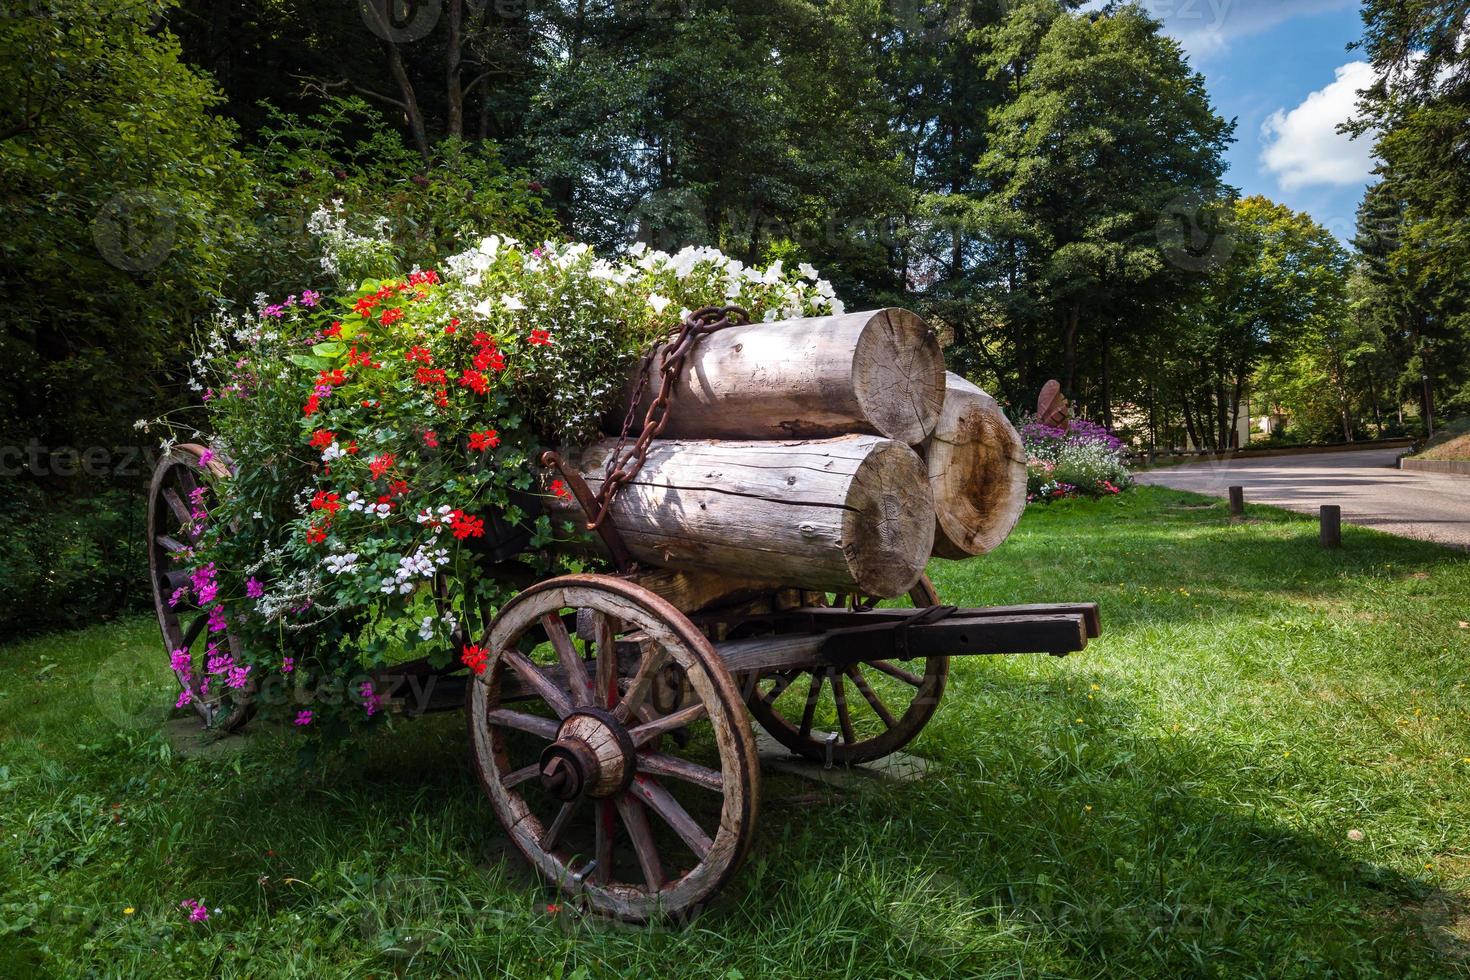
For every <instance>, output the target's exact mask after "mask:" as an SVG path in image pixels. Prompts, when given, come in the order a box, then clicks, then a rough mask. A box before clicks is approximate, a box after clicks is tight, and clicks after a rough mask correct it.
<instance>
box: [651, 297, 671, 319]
mask: <svg viewBox="0 0 1470 980" xmlns="http://www.w3.org/2000/svg"><path fill="white" fill-rule="evenodd" d="M672 302H673V300H671V299H669V298H668V297H667V296H660V295H659V294H658V293H649V294H648V305H649V306H651V307H653V314H654V316H658V315H659V314H661V313H663V311H664V308H665V307H667V306H668V305H669V304H670V303H672Z"/></svg>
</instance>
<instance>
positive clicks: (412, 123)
mask: <svg viewBox="0 0 1470 980" xmlns="http://www.w3.org/2000/svg"><path fill="white" fill-rule="evenodd" d="M384 6H386V0H384V2H383V3H382V4H380V3H379V2H378V0H369V2H368V3H365V4H363V8H364V9H366V10H367V11H368V12H369V14H370V15H371V16H372V17H373V19H374V20H375V21H376V22H377V25H378V36H379V37H380V38H381V39H382V41H383V47H384V48H385V49H386V51H387V54H388V69H389V71H391V72H392V74H393V80H394V81H395V82H396V83H397V84H398V91H399V92H400V93H402V95H403V102H402V105H403V114H404V116H405V117H406V118H407V120H408V128H409V131H410V132H411V133H412V134H413V142H414V146H415V147H416V148H417V149H418V151H419V156H421V157H423V160H424V162H425V163H428V162H429V134H428V130H427V129H426V128H425V126H424V114H423V111H422V110H421V109H420V108H419V100H418V96H417V95H416V94H415V93H414V88H413V81H412V79H410V78H409V77H408V69H407V68H405V67H404V64H403V55H402V54H401V53H400V52H399V50H398V45H396V44H394V43H393V42H392V41H391V40H389V38H390V37H391V36H392V34H391V27H390V25H389V23H388V17H387V12H386V11H385V10H384V9H383V7H384Z"/></svg>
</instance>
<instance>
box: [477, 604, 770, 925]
mask: <svg viewBox="0 0 1470 980" xmlns="http://www.w3.org/2000/svg"><path fill="white" fill-rule="evenodd" d="M579 613H580V614H581V620H582V622H583V624H584V625H585V626H586V627H587V629H586V630H585V631H579V630H577V629H576V628H575V627H573V628H572V629H568V628H567V623H568V622H572V623H576V622H577V620H578V614H579ZM579 633H586V634H588V635H591V636H595V637H597V638H598V639H596V640H587V639H582V638H581V637H580V636H579ZM543 638H545V642H541V640H542V639H543ZM579 640H580V642H581V648H580V649H578V642H579ZM533 645H534V646H533ZM484 647H485V649H486V650H487V651H490V652H491V656H490V660H489V663H488V666H487V668H486V670H485V672H484V673H483V674H482V675H480V677H479V678H478V679H477V680H476V682H475V683H473V684H471V685H470V692H469V705H468V708H469V710H468V715H469V725H470V737H471V744H472V746H473V748H474V751H475V757H476V763H477V768H478V771H479V775H480V781H481V783H482V785H483V786H484V788H485V792H486V794H487V795H488V796H489V797H490V800H491V803H492V805H493V806H494V808H495V811H496V814H497V815H498V816H499V817H500V819H501V821H502V823H504V825H505V827H506V828H507V830H508V831H509V833H510V835H511V839H512V840H513V841H514V842H515V844H516V846H517V848H519V849H520V851H521V852H522V853H523V854H524V855H525V856H526V858H527V859H528V860H529V861H530V862H531V863H532V864H533V865H534V866H535V867H536V868H537V869H538V870H539V871H540V872H541V873H542V874H543V875H545V876H546V877H547V878H548V879H549V880H550V881H552V882H554V883H555V884H556V885H557V886H558V887H560V888H561V889H562V890H563V891H564V892H566V893H568V894H569V895H573V896H580V897H581V898H582V899H583V900H585V902H586V903H587V905H588V906H590V907H591V908H592V909H593V910H595V911H597V912H599V913H601V914H604V915H612V916H616V917H618V918H622V919H626V920H629V921H640V922H641V921H647V920H649V919H652V918H658V917H667V916H673V915H685V914H688V913H690V912H692V911H695V910H696V909H697V908H698V907H699V906H700V905H702V904H703V903H704V902H705V901H706V900H707V899H708V898H709V897H711V896H712V895H714V894H715V892H717V891H718V890H719V889H720V888H721V887H722V886H723V885H724V884H725V882H727V881H728V880H729V879H730V877H732V876H733V874H734V873H735V871H736V869H737V868H738V866H739V863H740V861H741V859H742V858H743V857H744V855H745V852H746V850H747V849H748V848H749V846H750V840H751V834H752V831H753V828H754V823H755V814H756V803H757V793H758V782H757V780H758V775H759V770H758V762H757V757H756V749H755V739H754V737H753V736H752V734H751V730H750V723H749V720H748V719H747V718H746V717H745V711H744V707H743V705H742V703H741V699H740V695H739V692H738V690H737V688H736V686H735V683H734V681H733V679H732V678H731V677H730V674H729V672H728V671H727V670H726V669H725V667H724V664H723V662H722V661H720V659H719V657H718V655H717V654H716V653H715V652H714V649H713V648H712V647H711V646H710V645H709V642H708V640H706V639H705V638H704V636H702V635H701V634H700V633H699V632H698V631H697V630H696V629H695V628H694V626H693V625H692V624H691V623H690V622H689V621H688V619H687V618H685V617H684V615H683V614H682V613H680V612H679V611H678V610H676V609H675V608H674V607H673V606H671V605H669V604H668V603H666V602H665V601H663V600H662V599H660V598H659V597H658V596H656V595H654V594H653V593H652V592H649V591H648V590H646V589H643V588H641V587H639V586H635V585H632V584H630V583H627V582H624V581H622V580H620V579H616V578H611V577H608V576H600V575H578V576H565V577H563V578H558V579H553V580H551V581H548V582H544V583H541V584H539V585H536V586H533V587H532V588H530V589H527V590H526V591H524V592H522V593H520V595H518V596H517V597H516V598H515V599H514V600H512V601H511V602H510V603H508V604H507V605H506V606H505V607H504V608H503V609H502V610H501V612H500V615H499V616H498V617H497V618H496V620H495V622H494V623H493V624H492V625H491V628H490V632H489V634H488V636H487V637H486V640H485V643H484ZM526 648H531V649H529V650H527V649H526ZM671 691H673V692H675V694H674V696H673V697H672V698H671V697H670V692H671ZM512 697H517V698H524V699H525V700H526V701H527V703H526V704H524V705H517V706H515V707H507V705H508V704H509V703H510V699H511V698H512Z"/></svg>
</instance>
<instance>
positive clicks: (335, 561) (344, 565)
mask: <svg viewBox="0 0 1470 980" xmlns="http://www.w3.org/2000/svg"><path fill="white" fill-rule="evenodd" d="M357 558H358V555H357V552H355V551H349V552H347V553H346V554H345V555H328V556H327V557H326V558H323V559H322V566H323V567H324V568H326V570H327V571H329V572H331V573H332V574H333V575H349V574H351V573H352V572H355V571H357Z"/></svg>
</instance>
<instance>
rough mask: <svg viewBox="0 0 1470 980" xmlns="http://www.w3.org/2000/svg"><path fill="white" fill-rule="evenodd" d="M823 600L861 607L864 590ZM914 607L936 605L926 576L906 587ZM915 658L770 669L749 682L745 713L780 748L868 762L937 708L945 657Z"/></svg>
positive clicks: (905, 739) (906, 738) (896, 745)
mask: <svg viewBox="0 0 1470 980" xmlns="http://www.w3.org/2000/svg"><path fill="white" fill-rule="evenodd" d="M818 595H820V596H821V602H822V604H825V605H834V606H838V605H845V606H851V607H853V608H859V609H861V608H866V607H867V606H869V605H870V604H871V603H870V602H869V601H868V600H866V599H865V598H863V597H855V596H838V597H835V598H834V597H828V596H826V595H825V594H822V593H818ZM909 599H910V600H911V601H912V602H913V604H914V605H915V606H916V607H924V606H933V605H938V604H939V594H938V592H937V591H935V589H934V585H933V583H932V582H930V581H929V578H928V576H924V577H922V578H920V579H919V581H918V584H916V585H915V586H914V587H913V589H911V590H910V591H909ZM915 667H917V664H906V663H903V662H895V661H887V660H878V661H866V662H864V663H861V664H852V665H851V666H849V667H848V668H847V669H846V670H843V669H841V668H817V669H815V670H810V669H796V670H786V671H773V672H772V673H769V674H764V675H762V676H761V677H760V678H758V679H757V681H756V683H755V685H754V687H753V688H750V689H749V696H748V697H747V704H748V705H749V706H750V713H751V714H752V715H753V716H754V717H755V719H756V721H758V722H759V723H760V725H761V727H762V728H764V729H765V730H766V731H767V732H769V733H770V734H771V736H772V737H774V738H775V739H776V740H777V741H778V742H780V743H781V744H782V745H784V746H785V747H786V748H787V749H789V750H791V751H792V752H794V753H796V754H797V755H801V756H804V757H806V758H808V759H814V760H818V761H822V762H828V761H830V762H832V763H834V764H842V765H852V764H856V763H863V762H871V761H873V760H874V759H881V758H882V757H883V756H886V755H891V754H892V753H894V752H897V751H898V750H899V749H901V748H903V747H904V746H905V745H907V744H908V743H909V742H911V741H913V739H914V737H915V736H917V735H918V734H919V732H920V731H922V730H923V728H924V726H925V725H926V724H928V722H929V719H930V718H932V717H933V716H934V712H935V711H937V710H938V709H939V700H940V698H941V697H943V695H944V686H945V683H946V681H947V680H948V678H949V658H948V657H927V658H925V659H924V661H923V672H922V673H920V672H919V671H917V670H916V669H915Z"/></svg>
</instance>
